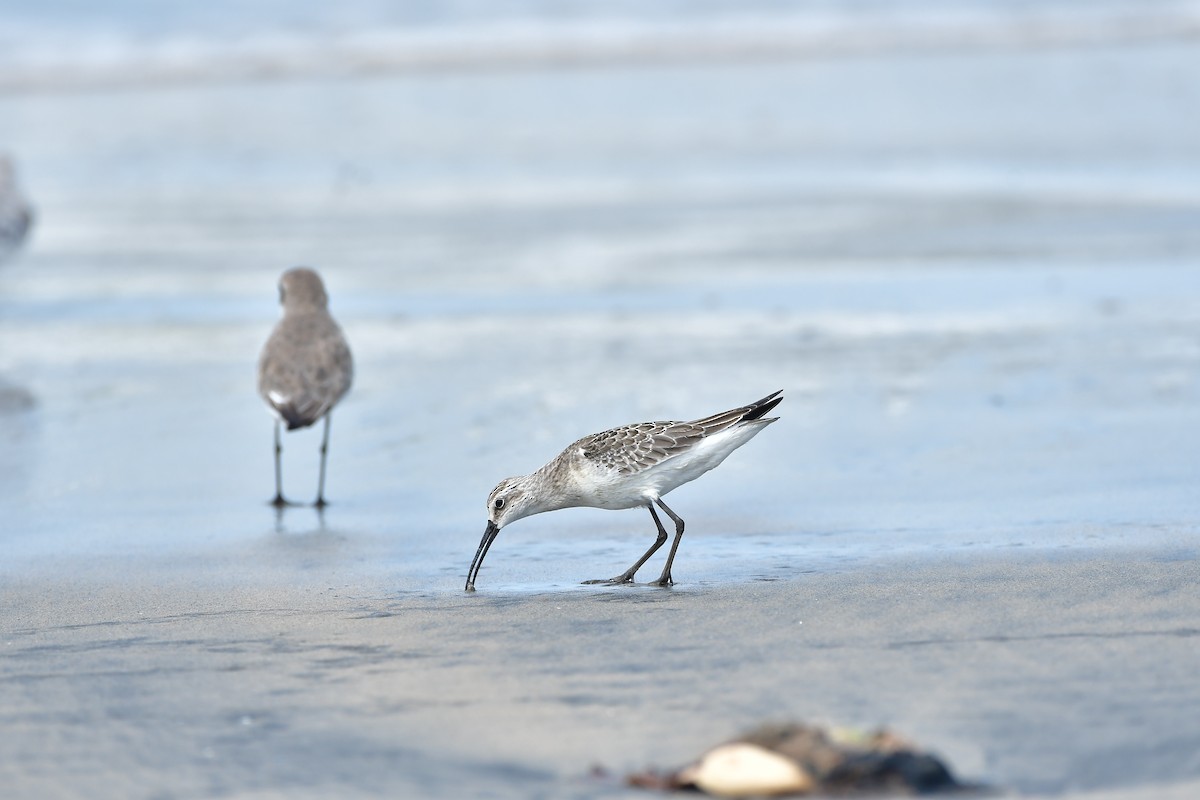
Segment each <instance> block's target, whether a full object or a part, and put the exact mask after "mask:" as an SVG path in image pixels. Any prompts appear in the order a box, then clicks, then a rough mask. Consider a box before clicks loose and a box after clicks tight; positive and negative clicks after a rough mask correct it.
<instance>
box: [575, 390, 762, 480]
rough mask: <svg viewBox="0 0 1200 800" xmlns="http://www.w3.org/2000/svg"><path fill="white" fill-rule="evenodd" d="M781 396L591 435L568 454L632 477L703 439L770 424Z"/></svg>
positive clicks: (581, 440)
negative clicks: (688, 418) (687, 419)
mask: <svg viewBox="0 0 1200 800" xmlns="http://www.w3.org/2000/svg"><path fill="white" fill-rule="evenodd" d="M779 394H780V393H779V392H775V393H774V394H772V395H768V396H767V397H764V398H763V399H762V400H758V401H755V402H754V403H750V404H749V405H745V406H740V407H738V408H732V409H730V410H728V411H722V412H720V413H718V414H713V415H711V416H708V417H703V418H702V419H697V420H693V421H691V422H674V421H659V422H642V423H638V424H635V425H622V426H621V427H619V428H612V429H610V430H607V431H601V432H600V433H594V434H592V435H591V436H585V437H583V438H582V439H580V440H579V441H577V442H575V444H573V445H571V447H569V448H567V450H566V453H577V454H579V455H580V456H582V458H584V459H585V460H586V461H588V462H589V463H591V464H593V465H595V466H599V467H603V468H605V469H610V470H616V471H617V472H618V473H620V474H622V475H631V474H634V473H636V472H640V471H642V470H644V469H648V468H650V467H653V466H655V465H656V464H660V463H662V462H663V461H666V460H667V459H669V458H672V457H673V456H677V455H679V454H680V453H683V452H686V451H687V450H689V449H691V448H692V447H694V446H696V444H698V443H699V442H700V441H701V440H702V439H704V438H705V437H707V436H712V435H713V434H716V433H720V432H721V431H724V430H727V429H729V428H731V427H733V426H735V425H739V424H755V425H768V424H770V423H771V422H774V421H775V419H774V418H772V419H763V418H762V417H763V414H765V413H767V412H768V411H770V410H771V409H773V408H774V407H775V406H776V405H778V404H779V401H780V400H781V399H782V398H780V397H778V395H779Z"/></svg>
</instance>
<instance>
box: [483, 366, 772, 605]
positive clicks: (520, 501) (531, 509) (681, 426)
mask: <svg viewBox="0 0 1200 800" xmlns="http://www.w3.org/2000/svg"><path fill="white" fill-rule="evenodd" d="M782 393H783V392H782V390H780V391H778V392H775V393H774V394H770V395H767V396H766V397H764V398H763V399H762V400H759V401H757V402H754V403H751V404H750V405H746V406H741V407H740V408H735V409H732V410H730V411H723V412H721V413H720V414H713V415H712V416H711V417H705V418H704V419H698V420H695V421H693V422H641V423H635V424H633V425H623V426H621V427H620V428H613V429H612V430H607V431H603V432H601V433H593V434H592V435H591V436H585V437H583V438H582V439H580V440H579V441H577V442H575V443H574V444H572V445H571V446H570V447H568V448H567V449H566V450H563V451H562V452H561V453H559V454H558V456H557V457H555V459H554V460H553V461H551V462H550V463H548V464H546V465H545V466H543V467H542V468H541V469H539V470H538V471H536V472H534V473H532V474H530V475H521V476H518V477H515V478H505V479H504V480H502V481H500V483H499V484H497V485H496V488H495V489H493V490H492V493H491V494H490V495H488V501H487V514H488V523H487V528H486V529H485V530H484V532H483V539H482V540H481V541H480V542H479V549H478V550H476V551H475V560H474V561H472V562H471V568H470V569H469V570H467V585H466V590H467V591H468V592H473V591H475V579H476V578H477V577H478V576H479V570H480V568H481V567H482V566H483V559H484V557H485V556H487V552H488V549H489V548H490V547H491V546H492V542H494V541H495V540H496V534H498V533H500V529H501V528H503V527H504V526H505V525H508V524H509V523H510V522H516V521H517V520H519V519H521V518H523V517H528V516H530V515H532V514H540V513H542V512H543V511H554V510H556V509H559V508H572V507H576V506H586V507H588V508H608V509H622V508H637V507H638V506H643V507H645V508H648V509H649V510H650V516H651V517H653V518H654V524H655V526H656V527H657V528H658V538H657V539H656V540H655V542H654V544H652V545H650V549H649V550H647V551H646V552H645V553H644V554H642V557H641V558H639V559H638V560H637V561H636V562H634V564H633V566H632V567H630V568H629V569H627V570H625V571H624V572H622V573H621V574H620V575H618V576H616V577H615V578H609V579H607V580H594V581H585V583H613V584H617V583H631V582H632V581H633V576H634V574H636V573H637V571H638V569H639V568H640V567H641V566H642V564H645V563H646V560H647V559H648V558H650V556H652V555H654V554H655V553H656V552H658V549H659V548H660V547H662V546H663V543H664V542H666V541H667V531H666V528H664V527H663V524H662V520H660V519H659V518H658V513H657V512H656V511H655V510H654V506H655V505H657V506H658V507H659V508H661V509H662V510H663V511H665V512H666V514H667V516H668V517H670V518H671V520H672V521H673V522H674V523H675V541H674V542H672V543H671V552H670V553H669V554H668V555H667V563H666V565H665V566H664V567H663V571H662V574H661V575H660V576H659V577H658V580H656V581H654V583H655V584H657V585H659V586H669V585H671V584H672V583H674V581H673V580H672V579H671V563H672V562H673V561H674V560H675V551H676V550H678V549H679V540H680V539H682V538H683V519H682V518H680V517H679V515H678V514H676V513H675V512H674V511H672V510H671V509H670V508H669V507H668V506H667V504H666V503H664V502H663V501H662V496H663V495H665V494H666V493H667V492H669V491H671V490H672V489H675V488H678V487H680V486H682V485H683V484H685V483H687V482H688V481H693V480H695V479H696V478H699V477H700V476H701V475H703V474H704V473H706V472H708V471H709V470H710V469H712V468H713V467H715V466H717V465H718V464H720V463H721V462H722V461H724V460H725V457H726V456H728V455H729V454H730V453H732V452H733V451H734V450H736V449H738V448H739V447H741V446H742V445H744V444H745V443H746V442H748V441H750V440H751V439H752V438H754V435H755V434H757V433H758V432H759V431H761V430H762V429H763V428H765V427H767V426H768V425H770V424H771V423H772V422H774V421H776V420H777V419H779V417H766V416H765V415H766V414H767V413H768V412H769V411H770V410H771V409H773V408H774V407H775V406H777V405H779V403H780V401H782V400H783V398H782V397H781V396H780V395H781V394H782Z"/></svg>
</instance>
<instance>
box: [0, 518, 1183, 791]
mask: <svg viewBox="0 0 1200 800" xmlns="http://www.w3.org/2000/svg"><path fill="white" fill-rule="evenodd" d="M319 538H320V537H319V536H318V537H315V538H314V540H313V541H312V542H310V543H309V545H308V547H310V548H311V549H312V550H313V551H314V552H319V551H320V549H321V548H322V547H324V546H325V543H321V542H319V541H318V540H319ZM340 546H342V547H347V548H351V549H353V548H354V547H355V543H354V542H353V541H348V542H342V543H341V545H340ZM697 546H699V545H697ZM281 547H282V546H281V545H279V544H276V545H274V546H273V547H271V548H265V549H267V550H272V549H273V550H275V552H276V554H277V555H278V552H279V550H280V549H281ZM260 560H261V559H252V560H251V559H239V560H238V562H237V563H230V561H229V560H227V556H223V555H218V554H215V553H210V554H208V557H203V556H198V557H196V558H194V559H192V560H191V563H190V564H189V566H188V568H187V569H185V570H184V569H169V570H161V571H158V570H150V571H148V572H144V571H139V573H138V574H137V575H136V576H124V577H119V575H118V573H119V572H120V568H119V567H117V566H115V565H113V566H103V567H93V568H88V567H82V566H81V567H80V568H78V569H75V570H72V573H73V576H72V578H71V579H70V580H62V579H55V578H53V577H51V576H46V575H42V576H35V577H34V578H31V579H26V580H16V581H14V580H12V579H8V580H6V581H5V585H4V587H3V589H2V590H0V602H2V603H3V606H4V607H5V608H6V609H9V611H8V612H6V618H7V620H6V621H7V622H8V625H7V626H6V627H7V630H6V631H5V635H4V641H3V647H4V651H3V670H4V676H3V677H4V681H3V684H2V685H3V687H4V688H3V709H4V712H3V723H4V731H5V733H4V736H3V737H0V779H2V780H3V782H4V785H5V786H6V794H7V795H8V796H10V797H14V796H15V797H50V796H58V797H66V796H88V797H131V796H142V797H201V796H226V795H230V796H253V797H257V796H262V797H329V796H339V797H357V796H375V795H378V794H391V795H400V796H443V797H449V796H463V797H602V796H618V795H620V796H624V795H626V794H627V795H628V796H630V797H633V796H638V794H639V793H638V792H637V791H635V790H628V789H621V788H619V784H617V783H615V781H614V780H613V779H607V780H603V779H600V778H597V777H595V776H592V775H590V770H591V769H592V767H593V766H594V765H602V766H603V767H605V768H606V769H607V770H609V771H610V773H611V774H613V775H618V776H619V775H620V774H622V773H625V772H629V771H633V770H636V769H640V768H644V767H646V766H658V767H673V766H678V765H680V764H682V763H685V762H686V761H687V760H689V759H690V758H691V757H693V756H695V755H697V754H698V753H699V752H701V751H702V750H703V749H704V748H706V747H707V746H710V745H712V744H715V743H716V742H719V741H721V740H723V739H725V738H728V737H731V736H732V735H734V734H736V733H737V732H739V731H740V730H741V729H743V728H746V727H749V726H752V725H753V724H755V723H756V722H758V721H760V720H764V719H785V718H795V719H806V720H814V721H825V722H829V723H832V724H837V725H853V726H866V727H870V726H874V725H877V724H887V725H889V726H892V727H894V728H895V729H896V730H898V731H901V732H903V733H904V734H905V735H908V736H911V737H913V738H915V739H916V740H917V741H918V742H920V743H921V744H922V745H924V746H926V747H929V748H931V749H933V750H934V751H935V752H938V753H940V754H941V755H942V756H943V757H945V758H946V759H948V761H949V763H950V764H952V765H953V767H954V768H955V769H956V770H957V771H958V773H959V775H960V776H961V777H963V778H966V779H972V780H982V781H986V782H987V783H990V784H993V785H996V786H998V787H1001V788H1004V789H1007V790H1010V791H1017V792H1019V793H1020V794H1022V795H1028V796H1043V795H1048V796H1057V795H1061V794H1064V793H1066V794H1067V795H1068V796H1080V797H1097V798H1098V797H1105V798H1108V797H1172V796H1173V797H1185V796H1188V792H1189V791H1193V790H1194V789H1195V788H1196V787H1197V786H1198V784H1197V783H1196V782H1195V778H1194V776H1195V770H1196V768H1197V764H1196V758H1197V755H1196V754H1197V753H1198V752H1200V731H1198V730H1197V727H1196V724H1195V714H1194V709H1195V707H1196V704H1197V703H1200V684H1198V683H1197V681H1196V680H1195V667H1196V643H1197V636H1200V631H1198V630H1197V627H1196V624H1195V623H1196V620H1197V619H1198V618H1200V595H1198V594H1197V592H1196V591H1195V588H1196V585H1197V580H1198V578H1200V573H1198V571H1197V566H1196V562H1195V553H1194V551H1190V552H1182V551H1179V550H1172V549H1170V548H1164V549H1157V550H1154V551H1139V550H1126V551H1117V552H1112V551H1109V552H1102V553H1072V554H1070V555H1066V556H1055V555H1046V554H1041V555H1020V554H1014V555H996V556H992V557H988V558H969V559H962V558H941V559H932V560H930V559H922V560H921V561H920V562H915V561H899V560H898V561H894V562H890V563H881V564H877V565H875V566H873V567H871V568H867V569H855V570H848V571H844V572H836V573H833V574H822V575H806V576H804V577H802V578H799V579H795V580H786V581H756V582H748V583H741V584H735V585H719V586H687V585H683V586H681V587H679V588H677V589H673V590H658V589H653V588H650V587H645V586H633V587H618V588H604V589H595V588H591V587H589V588H587V589H571V590H565V591H559V592H503V591H499V592H497V591H488V590H487V588H486V587H482V588H481V590H480V591H479V592H478V593H477V594H474V595H465V594H462V593H454V592H441V593H432V592H423V591H420V590H416V591H398V590H397V589H396V588H395V587H393V586H389V585H388V581H386V580H379V579H374V580H372V579H369V578H368V579H364V576H363V575H362V574H360V573H357V572H356V571H354V570H353V569H349V570H336V571H331V570H323V569H312V568H308V569H296V568H293V569H291V570H283V571H281V572H279V573H277V574H276V575H275V576H274V577H273V579H271V580H269V581H263V580H261V577H262V569H260V567H259V566H258V565H257V564H255V563H253V562H255V561H260ZM485 574H486V573H485ZM1101 787H1103V789H1104V791H1102V792H1101V791H1098V790H1099V789H1100V788H1101Z"/></svg>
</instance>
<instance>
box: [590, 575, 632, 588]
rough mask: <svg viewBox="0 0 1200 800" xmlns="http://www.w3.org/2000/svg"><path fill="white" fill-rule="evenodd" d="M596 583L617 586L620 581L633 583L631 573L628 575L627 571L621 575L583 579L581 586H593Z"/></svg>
mask: <svg viewBox="0 0 1200 800" xmlns="http://www.w3.org/2000/svg"><path fill="white" fill-rule="evenodd" d="M598 583H605V584H608V585H609V586H617V585H619V584H622V583H633V575H630V574H629V573H625V574H622V575H618V576H617V577H615V578H596V579H594V580H590V581H584V582H583V584H582V585H583V586H593V585H595V584H598Z"/></svg>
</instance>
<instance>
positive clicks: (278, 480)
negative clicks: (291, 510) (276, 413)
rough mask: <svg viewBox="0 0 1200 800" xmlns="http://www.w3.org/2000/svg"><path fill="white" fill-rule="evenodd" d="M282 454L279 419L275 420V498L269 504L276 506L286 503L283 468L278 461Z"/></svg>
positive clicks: (279, 506) (280, 506) (281, 506)
mask: <svg viewBox="0 0 1200 800" xmlns="http://www.w3.org/2000/svg"><path fill="white" fill-rule="evenodd" d="M282 455H283V443H282V442H281V441H280V438H279V420H275V499H274V500H272V501H271V505H273V506H275V507H276V508H283V507H284V506H286V505H287V500H284V499H283V468H282V467H281V466H280V463H279V462H280V457H281V456H282Z"/></svg>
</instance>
